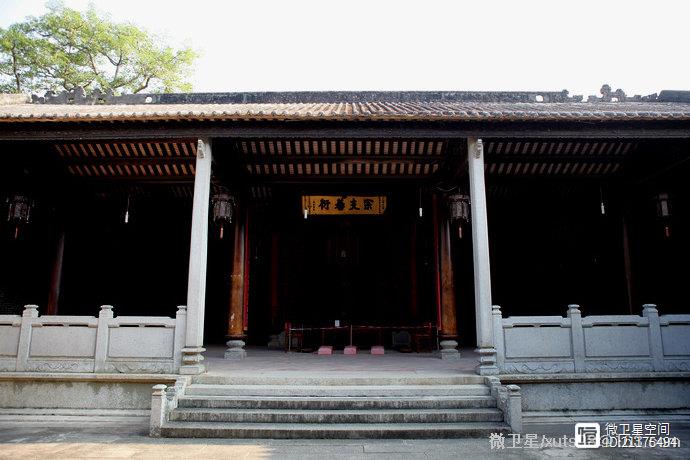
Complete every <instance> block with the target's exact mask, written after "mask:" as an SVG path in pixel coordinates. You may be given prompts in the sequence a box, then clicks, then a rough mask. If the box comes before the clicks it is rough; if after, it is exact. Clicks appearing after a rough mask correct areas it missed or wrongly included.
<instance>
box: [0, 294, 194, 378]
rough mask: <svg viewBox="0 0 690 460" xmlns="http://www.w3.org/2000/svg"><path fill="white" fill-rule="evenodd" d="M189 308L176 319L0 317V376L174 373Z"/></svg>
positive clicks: (27, 310)
mask: <svg viewBox="0 0 690 460" xmlns="http://www.w3.org/2000/svg"><path fill="white" fill-rule="evenodd" d="M186 321H187V307H183V306H182V307H178V309H177V314H176V317H175V318H168V317H149V316H120V317H115V316H114V315H113V307H112V306H110V305H103V306H102V307H101V311H100V313H99V315H98V317H91V316H39V315H38V307H37V306H36V305H27V306H25V307H24V312H23V314H22V316H19V315H0V371H5V372H94V373H126V374H133V373H155V374H161V373H177V372H178V371H179V368H180V363H181V362H182V348H183V347H184V340H185V330H186Z"/></svg>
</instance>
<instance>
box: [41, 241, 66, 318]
mask: <svg viewBox="0 0 690 460" xmlns="http://www.w3.org/2000/svg"><path fill="white" fill-rule="evenodd" d="M64 257H65V230H64V229H60V233H59V234H58V237H57V241H56V244H55V255H54V256H53V267H52V269H51V271H50V289H49V291H48V304H47V308H46V315H57V314H58V304H59V300H60V287H61V286H62V266H63V260H64Z"/></svg>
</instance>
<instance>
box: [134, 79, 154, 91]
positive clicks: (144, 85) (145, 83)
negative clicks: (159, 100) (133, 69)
mask: <svg viewBox="0 0 690 460" xmlns="http://www.w3.org/2000/svg"><path fill="white" fill-rule="evenodd" d="M150 81H151V75H148V76H147V77H146V80H144V84H143V85H141V86H140V87H139V88H137V89H136V90H135V91H134V94H137V93H138V92H139V91H143V90H145V89H146V88H148V86H149V82H150Z"/></svg>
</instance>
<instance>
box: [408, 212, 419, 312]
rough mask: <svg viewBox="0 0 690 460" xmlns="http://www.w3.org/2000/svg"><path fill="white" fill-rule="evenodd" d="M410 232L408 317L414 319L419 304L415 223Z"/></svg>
mask: <svg viewBox="0 0 690 460" xmlns="http://www.w3.org/2000/svg"><path fill="white" fill-rule="evenodd" d="M411 230H412V231H411V233H410V318H411V319H412V321H415V320H416V319H417V317H418V312H419V304H418V301H417V223H416V222H413V223H412V228H411Z"/></svg>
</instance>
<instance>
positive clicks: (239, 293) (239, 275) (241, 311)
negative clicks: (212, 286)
mask: <svg viewBox="0 0 690 460" xmlns="http://www.w3.org/2000/svg"><path fill="white" fill-rule="evenodd" d="M237 215H238V217H237V218H236V219H235V222H234V223H233V228H234V231H233V244H232V247H233V251H232V273H231V275H230V304H229V305H228V334H227V336H228V339H230V340H228V342H227V345H228V349H227V350H226V351H225V357H226V358H227V359H232V358H244V357H245V356H246V352H245V350H244V346H245V342H244V339H245V334H244V329H245V327H244V326H245V320H244V316H245V296H246V294H247V292H246V290H247V289H246V282H245V270H246V268H247V256H248V254H247V226H246V219H244V218H243V217H242V216H241V214H240V213H239V212H238V213H237Z"/></svg>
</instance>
